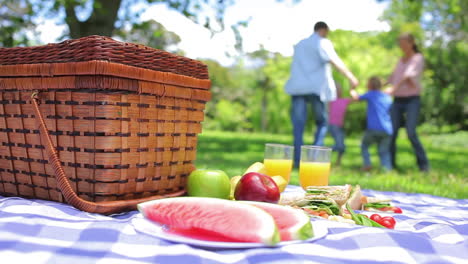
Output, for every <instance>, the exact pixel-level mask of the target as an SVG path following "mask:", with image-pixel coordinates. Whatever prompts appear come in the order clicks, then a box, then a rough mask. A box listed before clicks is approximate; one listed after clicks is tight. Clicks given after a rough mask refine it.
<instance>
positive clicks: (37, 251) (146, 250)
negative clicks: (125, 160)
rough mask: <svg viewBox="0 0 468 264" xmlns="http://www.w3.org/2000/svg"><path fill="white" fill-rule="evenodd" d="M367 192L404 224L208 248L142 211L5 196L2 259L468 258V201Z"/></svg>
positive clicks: (205, 263) (113, 263)
mask: <svg viewBox="0 0 468 264" xmlns="http://www.w3.org/2000/svg"><path fill="white" fill-rule="evenodd" d="M298 190H300V187H297V186H289V187H288V190H287V191H298ZM364 193H365V194H366V195H368V196H375V197H382V198H388V199H392V200H393V202H392V203H393V204H394V205H395V206H399V207H401V208H402V209H403V214H401V215H395V218H396V219H397V222H398V224H397V230H388V229H382V228H374V227H362V226H356V225H349V224H345V223H338V222H331V221H325V220H323V222H326V223H327V227H328V229H329V234H328V235H327V236H326V237H325V238H323V239H320V240H317V241H313V242H310V243H301V244H293V245H287V246H283V247H278V248H257V249H250V250H249V249H246V250H222V249H219V250H206V249H202V248H195V247H191V246H188V245H184V244H176V243H171V242H167V241H163V240H160V239H157V238H155V237H152V236H148V235H145V234H141V233H137V232H136V231H135V229H134V227H133V226H132V223H131V220H132V219H133V218H134V217H136V216H137V215H138V213H137V212H129V213H126V214H120V215H114V216H102V215H97V214H90V213H84V212H81V211H78V210H76V209H74V208H72V207H70V206H68V205H64V204H59V203H55V202H49V201H42V200H26V199H21V198H11V197H0V263H2V264H3V263H5V264H6V263H17V264H21V263H28V264H36V263H65V264H71V263H79V264H86V263H101V264H104V263H110V264H118V263H190V264H196V263H200V264H209V263H242V264H248V263H374V262H389V263H468V199H464V200H454V199H447V198H442V197H436V196H430V195H425V194H407V193H396V192H378V191H370V190H366V191H364Z"/></svg>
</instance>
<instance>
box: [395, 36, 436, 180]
mask: <svg viewBox="0 0 468 264" xmlns="http://www.w3.org/2000/svg"><path fill="white" fill-rule="evenodd" d="M398 42H399V45H400V49H401V50H402V51H403V57H402V58H401V59H400V60H399V61H398V64H397V65H396V67H395V70H394V71H393V73H392V75H391V76H390V78H389V80H388V82H389V83H390V84H391V85H392V87H391V88H389V89H388V90H387V92H388V93H390V94H392V95H393V96H394V97H395V99H394V101H393V106H392V109H391V117H392V125H393V135H392V143H391V147H390V151H391V154H392V164H393V167H394V168H396V160H395V159H396V139H397V137H398V129H399V128H400V125H401V124H402V123H403V120H405V126H406V133H407V134H408V138H409V140H410V141H411V145H412V146H413V149H414V152H415V154H416V160H417V163H418V166H419V169H420V170H421V171H428V170H429V161H428V159H427V156H426V152H425V150H424V148H423V146H422V144H421V142H420V141H419V138H418V135H417V133H416V126H417V124H418V118H419V110H420V108H421V102H420V94H421V89H422V87H421V77H422V73H423V70H424V57H423V55H422V54H421V52H420V51H419V49H418V47H417V45H416V43H415V39H414V36H413V35H411V34H403V35H401V36H400V37H399V38H398Z"/></svg>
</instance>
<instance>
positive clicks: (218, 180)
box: [187, 170, 231, 199]
mask: <svg viewBox="0 0 468 264" xmlns="http://www.w3.org/2000/svg"><path fill="white" fill-rule="evenodd" d="M230 191H231V182H230V180H229V177H228V176H227V174H226V173H225V172H224V171H222V170H194V171H192V173H190V175H189V177H188V180H187V193H188V195H189V196H198V197H213V198H222V199H229V193H230Z"/></svg>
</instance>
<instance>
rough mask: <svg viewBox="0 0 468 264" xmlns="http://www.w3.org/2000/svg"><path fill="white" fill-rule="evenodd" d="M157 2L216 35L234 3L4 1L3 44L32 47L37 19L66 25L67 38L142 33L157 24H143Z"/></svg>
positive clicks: (195, 0)
mask: <svg viewBox="0 0 468 264" xmlns="http://www.w3.org/2000/svg"><path fill="white" fill-rule="evenodd" d="M158 3H159V4H165V5H166V6H167V7H168V8H169V9H171V10H175V11H177V12H179V13H180V14H182V15H184V16H185V17H187V18H189V19H190V20H192V21H194V22H195V23H198V24H200V25H203V26H204V27H205V28H207V29H209V30H210V31H211V32H212V33H216V32H219V31H222V30H223V29H224V23H223V18H224V11H225V10H226V7H227V6H229V5H231V4H232V3H233V0H226V1H216V0H136V1H135V0H41V1H36V0H19V1H15V0H2V5H1V6H0V18H1V19H2V20H1V21H0V25H1V28H0V44H1V45H2V46H4V47H12V46H16V45H18V44H29V42H28V39H27V38H26V37H25V36H26V35H25V32H26V31H27V28H28V27H31V28H33V27H34V26H35V24H36V23H35V22H36V21H37V18H38V16H45V17H49V18H55V19H58V20H59V24H66V25H67V27H68V32H67V33H66V34H65V36H64V37H71V38H79V37H83V36H88V35H104V36H114V35H116V34H119V35H122V34H121V33H122V32H123V31H128V28H134V29H136V30H137V31H138V29H140V33H139V34H141V30H143V29H145V27H151V26H154V25H155V24H154V23H148V22H142V21H141V20H140V15H141V14H142V12H144V11H145V7H147V6H148V4H158ZM148 29H151V28H148ZM132 33H134V34H137V33H135V32H132ZM124 36H125V35H124ZM156 37H157V36H156ZM124 39H125V38H124ZM150 41H151V42H154V41H156V40H155V38H150ZM158 41H159V40H158ZM140 43H141V42H140ZM143 44H146V43H143Z"/></svg>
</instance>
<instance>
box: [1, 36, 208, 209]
mask: <svg viewBox="0 0 468 264" xmlns="http://www.w3.org/2000/svg"><path fill="white" fill-rule="evenodd" d="M209 87H210V81H209V80H208V72H207V68H206V66H205V65H204V64H202V63H200V62H198V61H195V60H190V59H187V58H183V57H180V56H176V55H173V54H170V53H167V52H164V51H160V50H156V49H152V48H148V47H144V46H141V45H135V44H128V43H122V42H118V41H115V40H112V39H110V38H107V37H100V36H90V37H85V38H80V39H76V40H69V41H65V42H62V43H58V44H49V45H45V46H39V47H27V48H2V49H0V195H6V196H22V197H28V198H40V199H46V200H54V201H60V202H67V203H69V204H71V205H73V206H75V207H76V208H78V209H81V210H84V211H88V212H96V213H103V214H109V213H116V212H121V211H126V210H133V209H135V205H136V204H137V203H139V202H142V201H146V200H150V199H157V198H160V197H167V196H177V195H181V194H182V193H183V192H184V187H185V182H186V177H187V176H188V174H189V173H190V172H191V171H192V170H193V168H194V166H193V161H194V160H195V154H196V145H197V134H198V133H200V132H201V124H200V123H201V121H202V120H203V117H204V114H203V110H204V107H205V103H206V102H207V101H208V100H209V99H210V92H209V90H208V89H209Z"/></svg>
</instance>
